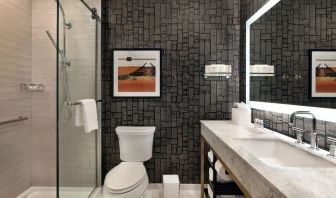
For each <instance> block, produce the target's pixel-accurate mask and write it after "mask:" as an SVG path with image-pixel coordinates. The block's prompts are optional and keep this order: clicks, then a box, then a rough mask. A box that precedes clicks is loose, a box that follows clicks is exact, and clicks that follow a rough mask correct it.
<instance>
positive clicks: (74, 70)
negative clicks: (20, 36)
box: [58, 0, 100, 198]
mask: <svg viewBox="0 0 336 198" xmlns="http://www.w3.org/2000/svg"><path fill="white" fill-rule="evenodd" d="M88 2H90V3H91V4H92V5H90V6H93V7H97V8H100V1H97V0H96V1H92V0H91V1H88ZM58 4H59V6H58V9H59V10H58V13H59V14H58V46H59V51H60V53H59V57H58V197H60V198H65V197H66V198H67V197H69V198H70V197H71V198H73V197H76V198H86V197H89V196H90V195H91V194H92V192H93V191H94V190H95V189H96V187H97V185H98V179H97V178H98V175H99V174H98V166H97V164H99V163H97V161H98V158H97V154H98V153H99V149H98V148H99V145H98V144H99V142H98V140H99V136H98V134H99V131H93V132H91V133H85V131H84V128H83V127H76V126H75V117H76V113H75V108H76V102H78V100H81V99H98V97H99V91H98V90H99V89H98V86H99V85H97V82H98V80H99V79H97V77H98V76H99V71H98V69H99V68H98V66H99V65H97V63H98V62H97V60H99V59H98V57H97V56H98V55H99V54H98V52H97V49H98V48H97V46H96V45H97V39H99V37H98V35H99V34H97V29H96V28H97V24H98V23H97V24H96V20H94V19H92V17H91V12H90V10H89V9H88V8H87V7H86V6H85V5H84V4H83V3H82V2H81V1H80V0H76V1H75V0H62V1H59V2H58ZM98 115H100V113H99V112H98Z"/></svg>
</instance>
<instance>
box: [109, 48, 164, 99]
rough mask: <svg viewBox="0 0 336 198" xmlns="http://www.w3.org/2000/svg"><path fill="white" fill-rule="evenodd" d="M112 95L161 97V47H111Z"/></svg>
mask: <svg viewBox="0 0 336 198" xmlns="http://www.w3.org/2000/svg"><path fill="white" fill-rule="evenodd" d="M112 53H113V96H114V97H161V65H162V61H161V57H162V49H113V50H112Z"/></svg>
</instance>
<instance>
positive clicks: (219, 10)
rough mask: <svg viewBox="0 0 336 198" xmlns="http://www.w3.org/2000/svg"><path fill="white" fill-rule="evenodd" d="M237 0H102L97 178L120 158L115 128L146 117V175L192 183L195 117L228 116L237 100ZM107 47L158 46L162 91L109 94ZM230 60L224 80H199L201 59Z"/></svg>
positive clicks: (196, 176)
mask: <svg viewBox="0 0 336 198" xmlns="http://www.w3.org/2000/svg"><path fill="white" fill-rule="evenodd" d="M239 2H240V1H239V0H211V1H208V0H190V1H186V0H181V1H176V0H166V1H142V0H134V1H128V0H106V1H104V3H103V6H102V7H103V8H104V9H103V15H102V16H103V28H102V30H103V34H102V35H103V37H102V38H103V41H102V48H103V53H102V57H103V58H102V92H103V93H102V94H103V97H102V99H103V104H102V114H103V116H102V132H103V138H102V149H103V150H102V152H103V153H102V160H103V163H102V169H103V170H102V171H103V172H102V175H103V176H102V178H104V177H105V175H106V173H107V172H108V171H109V170H111V168H113V167H114V166H115V165H117V164H118V163H119V162H120V158H119V147H118V138H117V135H116V134H115V128H116V127H117V126H121V125H133V126H137V125H140V126H143V125H153V126H156V128H157V130H156V133H155V137H154V150H153V158H152V159H151V160H149V161H148V162H146V163H145V165H146V168H147V172H148V175H149V179H150V182H152V183H158V182H162V175H163V174H178V175H179V177H180V179H181V182H182V183H199V181H200V180H199V179H200V175H199V169H200V164H199V162H200V158H199V156H200V153H199V150H200V123H199V121H200V120H203V119H216V120H221V119H229V118H231V107H232V105H233V102H237V101H238V100H239V57H240V55H239V40H240V39H239V38H240V17H239V14H240V12H239ZM113 48H162V49H163V51H164V54H163V56H162V62H163V64H162V76H161V78H162V97H161V98H113V97H112V87H113V85H112V83H113V82H112V77H111V76H112V53H111V49H113ZM213 63H222V64H230V65H232V67H233V76H232V77H231V78H230V79H229V80H222V81H218V80H217V81H215V80H205V79H204V77H203V74H204V66H205V65H206V64H213Z"/></svg>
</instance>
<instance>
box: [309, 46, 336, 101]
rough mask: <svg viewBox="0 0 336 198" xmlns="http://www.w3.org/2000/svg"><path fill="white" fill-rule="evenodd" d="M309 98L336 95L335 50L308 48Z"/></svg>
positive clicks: (332, 96)
mask: <svg viewBox="0 0 336 198" xmlns="http://www.w3.org/2000/svg"><path fill="white" fill-rule="evenodd" d="M309 63H310V64H309V67H310V72H309V88H310V97H311V98H334V97H336V50H318V49H317V50H315V49H314V50H309Z"/></svg>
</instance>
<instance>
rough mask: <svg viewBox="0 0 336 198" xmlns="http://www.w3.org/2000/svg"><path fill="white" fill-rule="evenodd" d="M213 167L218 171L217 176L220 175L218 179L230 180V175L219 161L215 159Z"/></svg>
mask: <svg viewBox="0 0 336 198" xmlns="http://www.w3.org/2000/svg"><path fill="white" fill-rule="evenodd" d="M215 169H216V171H217V173H218V176H219V177H220V180H221V181H222V182H229V181H232V179H231V177H230V176H229V174H228V173H227V171H226V170H225V168H224V167H223V165H222V164H221V163H220V161H217V162H216V163H215Z"/></svg>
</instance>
